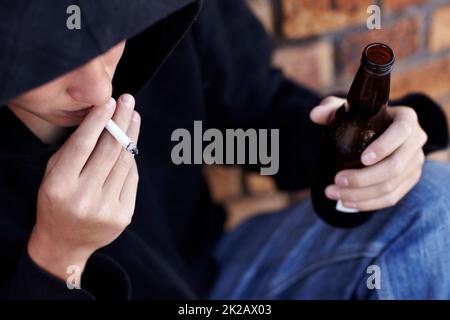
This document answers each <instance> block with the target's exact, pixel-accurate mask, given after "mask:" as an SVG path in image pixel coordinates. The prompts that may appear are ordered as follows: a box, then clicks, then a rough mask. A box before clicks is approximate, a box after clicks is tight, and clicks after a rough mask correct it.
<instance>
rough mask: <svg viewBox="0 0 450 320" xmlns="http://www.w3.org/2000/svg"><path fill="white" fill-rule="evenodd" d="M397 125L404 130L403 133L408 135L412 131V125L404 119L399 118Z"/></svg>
mask: <svg viewBox="0 0 450 320" xmlns="http://www.w3.org/2000/svg"><path fill="white" fill-rule="evenodd" d="M397 126H398V127H399V128H400V130H401V131H402V132H404V135H406V136H408V135H410V134H411V132H412V126H411V122H409V121H406V120H401V121H399V122H398V123H397Z"/></svg>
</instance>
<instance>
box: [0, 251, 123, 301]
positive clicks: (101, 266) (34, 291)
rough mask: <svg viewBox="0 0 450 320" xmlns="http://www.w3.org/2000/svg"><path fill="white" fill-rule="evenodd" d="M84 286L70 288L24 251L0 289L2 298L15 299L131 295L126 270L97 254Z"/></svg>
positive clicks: (83, 283) (87, 266)
mask: <svg viewBox="0 0 450 320" xmlns="http://www.w3.org/2000/svg"><path fill="white" fill-rule="evenodd" d="M81 286H82V288H81V289H69V288H68V287H67V284H66V283H65V282H64V281H62V280H60V279H58V278H56V277H54V276H53V275H51V274H49V273H48V272H46V271H45V270H43V269H42V268H40V267H39V266H38V265H36V264H35V263H34V262H33V260H32V259H31V258H30V256H29V255H28V253H27V252H26V250H24V252H23V253H22V254H21V256H20V258H19V261H18V263H17V265H16V268H15V272H14V274H13V275H12V276H11V277H9V278H8V279H6V281H5V282H4V283H3V285H2V286H1V287H0V296H2V297H3V298H4V299H12V300H96V299H110V300H111V299H116V300H119V299H120V300H123V299H127V298H129V293H130V290H129V281H128V277H127V276H126V273H125V271H124V270H123V268H121V267H120V266H119V265H118V264H117V263H115V262H114V261H113V260H112V259H111V258H109V257H107V256H106V255H102V254H98V253H95V254H94V255H93V256H92V257H91V258H90V259H89V261H88V263H87V265H86V268H85V271H84V273H83V276H82V283H81Z"/></svg>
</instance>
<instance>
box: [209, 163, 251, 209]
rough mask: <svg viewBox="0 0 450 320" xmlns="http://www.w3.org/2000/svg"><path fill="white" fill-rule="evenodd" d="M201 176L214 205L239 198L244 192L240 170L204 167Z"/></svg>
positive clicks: (212, 166)
mask: <svg viewBox="0 0 450 320" xmlns="http://www.w3.org/2000/svg"><path fill="white" fill-rule="evenodd" d="M203 174H204V176H205V179H206V182H207V183H208V186H209V190H210V192H211V196H212V198H213V200H214V201H215V202H216V203H222V202H224V201H226V200H229V199H233V198H236V197H239V196H241V195H242V194H243V192H244V189H243V186H242V170H241V169H240V168H239V167H225V166H220V165H211V166H205V168H204V170H203Z"/></svg>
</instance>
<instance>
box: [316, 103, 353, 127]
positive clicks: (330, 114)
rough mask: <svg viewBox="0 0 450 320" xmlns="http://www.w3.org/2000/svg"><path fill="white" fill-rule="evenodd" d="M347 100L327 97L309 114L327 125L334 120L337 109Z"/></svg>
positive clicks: (318, 122)
mask: <svg viewBox="0 0 450 320" xmlns="http://www.w3.org/2000/svg"><path fill="white" fill-rule="evenodd" d="M345 101H346V100H345V99H342V98H338V97H333V96H331V97H327V98H326V99H324V100H322V102H321V103H320V105H318V106H317V107H315V108H313V109H312V110H311V112H310V115H309V116H310V118H311V120H312V121H313V122H315V123H317V124H321V125H327V124H329V123H330V122H331V121H332V120H333V118H334V115H335V113H336V110H337V109H339V108H340V107H341V106H342V105H343V104H344V103H345Z"/></svg>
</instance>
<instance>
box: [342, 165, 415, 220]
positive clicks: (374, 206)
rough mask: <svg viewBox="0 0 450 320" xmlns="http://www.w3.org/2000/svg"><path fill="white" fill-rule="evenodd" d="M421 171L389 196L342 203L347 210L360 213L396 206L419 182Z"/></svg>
mask: <svg viewBox="0 0 450 320" xmlns="http://www.w3.org/2000/svg"><path fill="white" fill-rule="evenodd" d="M421 175H422V170H418V171H416V172H415V173H414V175H412V176H410V177H409V178H408V179H406V180H404V181H403V182H402V183H401V184H400V185H399V186H398V188H397V189H396V190H394V191H393V192H391V193H389V194H385V195H384V196H381V197H379V198H375V199H370V200H366V201H360V202H356V203H355V202H345V201H344V202H343V205H344V206H345V207H347V208H354V209H357V210H360V211H372V210H379V209H384V208H389V207H392V206H394V205H396V204H397V203H398V202H399V201H400V200H401V199H402V198H403V197H404V196H405V195H406V194H407V193H408V192H409V191H410V190H411V189H412V188H413V187H414V186H415V185H416V184H417V182H418V181H419V179H420V177H421Z"/></svg>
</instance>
